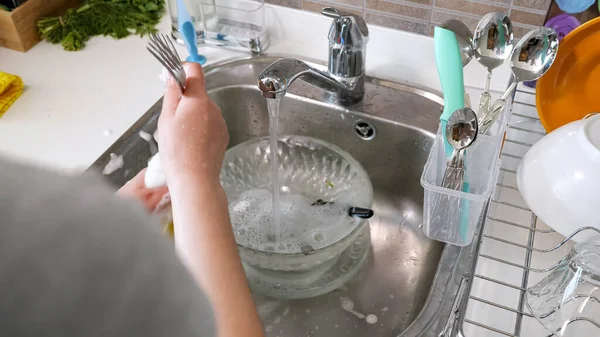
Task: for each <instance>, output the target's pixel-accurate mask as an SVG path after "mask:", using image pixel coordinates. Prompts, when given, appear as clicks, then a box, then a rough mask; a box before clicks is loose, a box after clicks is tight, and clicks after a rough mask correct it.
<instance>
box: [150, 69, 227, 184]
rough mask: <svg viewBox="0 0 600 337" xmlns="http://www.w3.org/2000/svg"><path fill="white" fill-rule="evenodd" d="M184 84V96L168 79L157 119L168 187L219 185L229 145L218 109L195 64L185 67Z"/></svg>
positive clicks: (225, 127)
mask: <svg viewBox="0 0 600 337" xmlns="http://www.w3.org/2000/svg"><path fill="white" fill-rule="evenodd" d="M184 68H185V72H186V76H187V84H186V89H185V92H184V93H183V95H181V96H180V92H179V88H178V87H177V84H176V82H175V81H174V80H173V78H172V77H171V76H168V80H167V88H166V91H165V96H164V99H163V106H162V113H161V115H160V118H159V120H158V145H159V149H160V154H161V164H162V167H163V171H164V172H165V176H166V178H167V185H168V186H176V185H180V184H181V183H183V184H184V185H185V184H188V183H189V182H190V180H189V179H195V180H197V181H198V182H200V183H202V184H210V185H214V184H219V173H220V171H221V165H222V164H223V156H224V154H225V150H226V149H227V144H228V143H229V134H228V133H227V125H226V124H225V121H224V120H223V116H222V115H221V110H220V109H219V107H218V106H217V105H216V104H215V103H214V102H213V101H212V100H211V99H210V97H208V94H207V93H206V88H205V86H204V73H203V72H202V67H200V65H199V64H197V63H186V64H184Z"/></svg>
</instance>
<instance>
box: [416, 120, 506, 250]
mask: <svg viewBox="0 0 600 337" xmlns="http://www.w3.org/2000/svg"><path fill="white" fill-rule="evenodd" d="M501 147H502V136H488V135H481V134H480V135H478V136H477V140H476V141H475V143H474V144H473V145H472V146H470V147H469V148H468V149H466V154H465V178H464V183H463V191H457V190H453V189H448V188H444V187H442V178H443V177H444V171H445V170H446V162H447V161H446V156H445V153H444V138H443V136H442V133H441V130H438V133H437V135H436V138H435V141H434V143H433V146H432V148H431V152H430V153H429V158H428V159H427V163H426V164H425V168H424V169H423V174H422V175H421V185H422V186H423V188H424V189H425V194H424V203H423V232H424V233H425V235H427V237H429V238H430V239H433V240H436V241H442V242H445V243H449V244H452V245H457V246H466V245H469V244H470V243H471V241H473V236H474V234H475V230H476V229H477V225H478V224H479V220H480V217H481V215H482V213H483V210H484V206H485V204H486V202H487V201H488V199H489V198H490V195H491V194H492V192H493V190H494V187H495V186H496V179H497V177H498V171H499V167H500V166H499V165H500V159H499V155H500V150H501ZM464 191H468V192H464Z"/></svg>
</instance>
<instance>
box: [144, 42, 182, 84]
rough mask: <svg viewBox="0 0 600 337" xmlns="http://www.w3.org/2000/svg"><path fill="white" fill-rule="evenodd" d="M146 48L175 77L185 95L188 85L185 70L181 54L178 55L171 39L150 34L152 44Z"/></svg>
mask: <svg viewBox="0 0 600 337" xmlns="http://www.w3.org/2000/svg"><path fill="white" fill-rule="evenodd" d="M146 48H147V49H148V51H149V52H150V54H152V55H153V56H154V57H155V58H156V59H157V60H158V62H160V64H162V65H163V67H165V69H167V71H168V72H169V74H171V76H173V78H174V79H175V81H176V82H177V84H179V89H180V90H181V93H183V91H184V90H185V83H186V76H185V70H183V65H182V63H181V59H180V58H179V54H177V50H176V49H175V46H174V45H173V42H171V40H170V39H169V37H168V36H166V35H165V34H160V33H152V34H150V42H148V47H146Z"/></svg>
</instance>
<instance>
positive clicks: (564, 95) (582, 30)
mask: <svg viewBox="0 0 600 337" xmlns="http://www.w3.org/2000/svg"><path fill="white" fill-rule="evenodd" d="M536 90H537V95H536V105H537V110H538V115H539V116H540V120H541V122H542V125H543V126H544V128H545V129H546V132H551V131H552V130H554V129H557V128H559V127H561V126H563V125H565V124H568V123H570V122H573V121H576V120H579V119H582V118H583V117H585V115H587V114H589V113H592V112H600V17H599V18H595V19H593V20H591V21H588V22H586V23H585V24H583V25H581V26H579V27H577V28H576V29H575V30H574V31H572V32H571V33H569V34H568V35H567V36H566V37H565V38H564V39H563V40H562V41H560V44H559V47H558V55H557V56H556V60H554V64H553V65H552V67H550V70H548V72H547V73H546V74H545V75H544V76H542V78H540V79H539V80H538V81H537V88H536Z"/></svg>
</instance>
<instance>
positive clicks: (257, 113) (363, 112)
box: [91, 56, 469, 337]
mask: <svg viewBox="0 0 600 337" xmlns="http://www.w3.org/2000/svg"><path fill="white" fill-rule="evenodd" d="M277 59H278V58H276V57H268V56H263V57H259V58H249V59H244V60H236V61H230V62H224V63H221V64H216V65H212V66H210V67H207V68H206V69H205V73H206V85H207V89H208V91H209V94H210V96H211V97H212V98H213V100H214V101H215V102H216V103H217V104H218V105H219V106H220V107H221V109H222V111H223V116H224V118H225V120H226V122H227V126H228V128H229V133H230V139H231V141H230V144H229V145H230V146H234V145H236V144H238V143H240V142H244V141H246V140H248V139H251V138H255V137H262V136H265V135H267V134H268V115H267V108H266V101H265V98H263V97H262V96H261V93H260V92H259V90H258V89H257V87H256V80H257V77H258V75H259V74H260V72H261V71H262V70H263V69H264V68H265V67H266V66H268V65H269V64H271V63H272V62H274V61H275V60H277ZM365 82H366V83H365V89H366V94H365V97H364V100H363V101H362V102H360V103H358V104H356V105H353V106H351V107H341V106H337V105H334V104H331V103H327V101H326V100H325V98H324V97H325V94H324V92H323V91H322V90H320V89H317V88H315V87H312V86H310V85H308V84H306V83H303V82H302V81H297V82H296V83H295V84H294V85H293V86H292V87H291V88H290V89H289V90H288V92H287V94H286V96H285V98H284V99H283V101H282V103H281V110H280V122H279V127H280V130H281V131H280V132H281V133H283V134H296V135H306V136H311V137H316V138H320V139H323V140H326V141H328V142H331V143H333V144H336V145H337V146H339V147H341V148H342V149H344V150H346V151H348V152H349V153H350V154H351V155H352V156H353V157H354V158H355V159H356V160H358V161H359V162H360V163H361V164H362V165H363V167H364V168H365V169H366V171H367V172H368V174H369V176H370V178H371V180H372V183H373V189H374V193H375V197H374V203H373V209H374V211H375V216H374V217H373V218H372V219H371V220H370V227H371V238H372V239H371V241H372V250H371V253H370V254H369V256H368V257H367V261H366V262H365V264H364V265H363V266H362V268H361V270H360V271H359V272H358V274H357V275H356V277H354V279H353V280H352V281H350V282H349V283H347V284H346V285H345V286H344V287H343V288H341V289H339V290H336V291H334V292H332V293H329V294H326V295H323V296H320V297H317V298H312V299H305V300H294V301H283V300H276V299H270V298H266V297H263V296H261V295H258V294H257V295H256V303H257V306H258V308H259V311H260V314H261V317H262V318H263V320H264V324H265V328H266V330H267V335H268V336H273V337H275V336H280V337H284V336H294V337H295V336H316V337H318V336H323V337H332V336H349V337H358V336H361V337H362V336H369V337H377V336H399V335H402V336H437V335H438V334H439V332H440V331H441V330H442V329H443V326H444V325H445V324H446V321H447V318H448V317H449V315H450V311H451V307H452V305H453V300H454V298H455V295H456V292H457V286H458V284H459V281H460V278H461V277H462V274H463V273H464V272H465V271H466V268H467V266H468V262H469V261H468V255H469V254H468V251H467V250H465V249H459V248H457V247H452V246H445V245H443V244H441V243H439V242H436V241H431V240H429V239H427V238H426V237H425V236H424V235H423V234H422V231H421V229H420V228H419V227H420V225H421V222H422V204H423V189H422V187H421V185H420V183H419V179H420V176H421V171H422V169H423V165H424V164H425V162H426V160H427V156H428V153H429V148H430V146H431V144H432V141H433V138H434V133H435V131H436V130H437V127H438V121H439V115H440V112H441V107H442V104H443V100H442V99H441V98H440V96H439V94H438V93H435V92H432V91H430V90H424V89H419V88H416V87H414V86H410V85H407V84H399V83H392V82H387V81H383V80H378V79H375V78H368V77H367V79H366V81H365ZM160 106H161V102H160V101H159V102H158V103H157V104H156V105H155V106H154V107H152V108H151V109H150V110H149V111H148V112H147V113H146V114H145V115H144V116H143V117H142V118H141V119H140V120H139V121H138V122H137V123H136V124H135V125H133V126H132V128H131V129H130V130H128V131H127V132H126V133H125V134H124V135H123V136H122V137H121V138H120V139H119V140H118V141H117V142H116V143H115V144H114V145H113V146H112V147H111V148H110V149H109V150H108V151H107V152H106V153H105V154H104V155H102V156H101V157H100V158H99V159H98V160H97V162H96V163H95V164H94V165H93V166H92V168H91V169H92V170H96V171H99V172H101V171H102V169H103V168H104V166H105V165H106V164H107V163H108V161H109V160H110V154H111V153H115V154H118V155H123V157H124V163H125V167H124V168H122V169H120V170H118V171H116V172H113V173H112V174H111V175H109V176H106V177H107V179H108V180H109V181H110V182H111V183H113V184H115V185H117V186H121V185H123V184H124V183H125V182H126V181H127V180H128V179H130V178H131V177H132V176H134V175H135V174H136V173H137V172H138V171H139V170H141V169H142V168H144V167H145V166H146V164H147V161H148V159H149V158H150V156H151V155H152V149H153V148H155V146H154V144H149V143H148V142H147V141H146V140H144V139H143V138H142V137H140V136H139V132H140V131H144V132H147V133H150V134H152V133H153V132H154V130H155V129H156V122H157V119H158V115H159V112H160ZM340 298H342V299H344V298H347V299H350V300H351V301H352V302H353V303H354V310H355V311H356V312H358V313H360V314H363V315H370V314H371V315H375V316H377V322H375V323H373V317H372V316H371V317H370V319H369V322H367V320H365V319H364V318H360V317H359V316H360V315H358V316H357V315H356V314H353V313H351V312H349V311H346V310H344V309H342V306H341V302H340ZM344 300H345V299H344Z"/></svg>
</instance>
